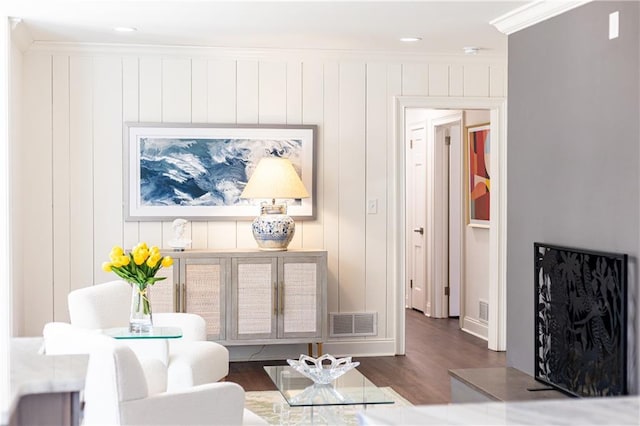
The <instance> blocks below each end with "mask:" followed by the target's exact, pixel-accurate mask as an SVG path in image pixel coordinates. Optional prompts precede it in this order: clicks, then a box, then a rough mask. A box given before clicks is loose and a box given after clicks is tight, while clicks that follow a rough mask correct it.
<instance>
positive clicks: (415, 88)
mask: <svg viewBox="0 0 640 426" xmlns="http://www.w3.org/2000/svg"><path fill="white" fill-rule="evenodd" d="M402 94H403V95H405V96H427V95H428V94H429V66H428V65H426V64H413V63H409V64H404V65H402Z"/></svg>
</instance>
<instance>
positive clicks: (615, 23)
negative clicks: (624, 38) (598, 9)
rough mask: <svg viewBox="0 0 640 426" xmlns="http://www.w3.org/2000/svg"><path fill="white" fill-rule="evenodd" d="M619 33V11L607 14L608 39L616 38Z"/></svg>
mask: <svg viewBox="0 0 640 426" xmlns="http://www.w3.org/2000/svg"><path fill="white" fill-rule="evenodd" d="M619 35H620V12H613V13H610V14H609V40H613V39H614V38H618V36H619Z"/></svg>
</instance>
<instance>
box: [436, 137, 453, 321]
mask: <svg viewBox="0 0 640 426" xmlns="http://www.w3.org/2000/svg"><path fill="white" fill-rule="evenodd" d="M449 141H450V138H449V135H448V128H447V127H446V126H435V127H434V139H433V145H434V147H433V148H434V157H435V158H434V160H435V161H434V167H433V193H434V199H433V222H434V223H433V245H434V250H433V263H432V264H433V283H434V285H433V300H434V301H435V303H434V305H435V306H433V307H432V315H433V316H434V317H436V318H446V317H448V316H449V301H448V287H449Z"/></svg>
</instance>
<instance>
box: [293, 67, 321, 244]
mask: <svg viewBox="0 0 640 426" xmlns="http://www.w3.org/2000/svg"><path fill="white" fill-rule="evenodd" d="M289 75H290V73H289ZM301 76H302V93H301V95H300V98H301V100H302V107H301V112H302V122H303V123H304V124H315V125H318V128H317V132H318V133H317V134H316V147H315V149H316V169H315V173H316V220H311V221H306V222H304V223H303V224H302V226H303V227H304V233H303V235H302V246H303V247H305V248H323V247H324V235H323V228H324V226H323V225H324V193H325V192H324V176H325V173H324V170H325V156H324V154H325V152H324V135H325V126H323V125H322V123H323V121H324V115H323V108H322V104H323V91H324V76H323V69H322V63H320V62H305V63H304V64H303V65H302V70H301ZM307 189H308V190H311V188H307Z"/></svg>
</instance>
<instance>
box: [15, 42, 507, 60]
mask: <svg viewBox="0 0 640 426" xmlns="http://www.w3.org/2000/svg"><path fill="white" fill-rule="evenodd" d="M27 54H31V55H37V54H45V55H50V54H67V55H95V54H100V55H119V56H123V55H138V56H144V55H157V56H172V57H190V58H208V57H215V58H231V59H246V60H279V59H282V60H290V59H294V58H295V59H300V60H323V59H324V60H338V61H349V60H364V61H380V62H387V61H401V62H407V63H426V62H428V63H446V64H470V63H475V64H489V65H493V64H496V65H499V64H504V63H506V54H504V55H503V54H498V53H483V54H480V55H474V56H470V55H464V54H463V53H460V54H449V53H422V52H391V51H364V50H329V49H283V48H241V47H209V46H171V45H165V46H163V45H134V44H113V43H83V42H45V41H34V42H33V43H31V45H30V46H29V49H28V50H27Z"/></svg>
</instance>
